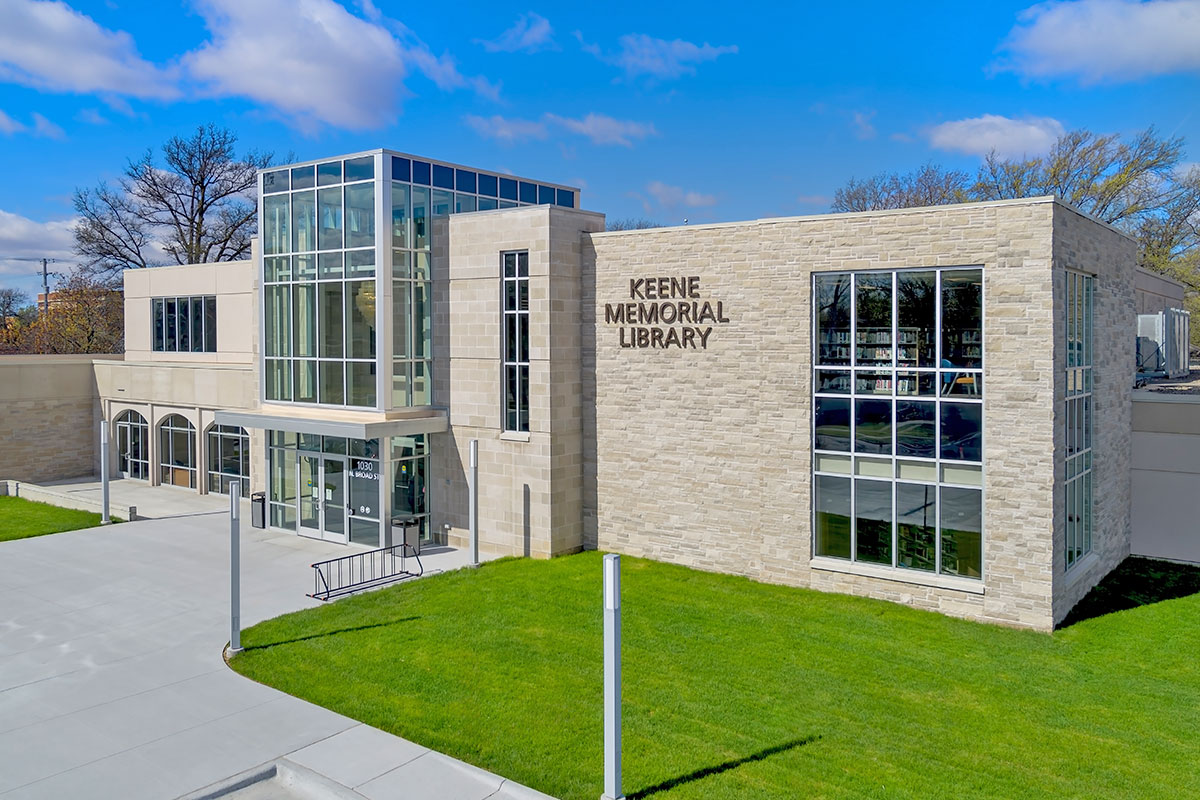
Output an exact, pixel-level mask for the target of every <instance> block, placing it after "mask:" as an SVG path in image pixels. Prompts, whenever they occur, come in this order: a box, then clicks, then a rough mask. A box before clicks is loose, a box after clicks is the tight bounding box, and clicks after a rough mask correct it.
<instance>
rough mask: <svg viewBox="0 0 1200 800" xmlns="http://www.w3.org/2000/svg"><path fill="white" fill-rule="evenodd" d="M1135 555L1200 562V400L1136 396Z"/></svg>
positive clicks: (1155, 394)
mask: <svg viewBox="0 0 1200 800" xmlns="http://www.w3.org/2000/svg"><path fill="white" fill-rule="evenodd" d="M1132 516H1133V541H1132V548H1131V549H1132V552H1133V554H1134V555H1139V556H1149V557H1151V558H1168V559H1172V560H1175V561H1192V562H1195V563H1200V397H1198V396H1194V395H1190V396H1189V395H1182V396H1166V395H1162V394H1157V393H1154V392H1150V391H1138V392H1134V393H1133V506H1132Z"/></svg>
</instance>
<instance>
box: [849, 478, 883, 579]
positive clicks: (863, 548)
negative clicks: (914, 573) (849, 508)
mask: <svg viewBox="0 0 1200 800" xmlns="http://www.w3.org/2000/svg"><path fill="white" fill-rule="evenodd" d="M854 522H855V538H856V544H855V549H856V552H855V554H854V557H855V559H856V560H858V561H867V562H871V563H874V564H888V565H891V563H892V484H891V483H888V482H885V481H863V480H856V481H854Z"/></svg>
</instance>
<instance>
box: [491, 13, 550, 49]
mask: <svg viewBox="0 0 1200 800" xmlns="http://www.w3.org/2000/svg"><path fill="white" fill-rule="evenodd" d="M475 41H476V42H478V43H479V44H481V45H483V49H484V50H487V51H488V52H489V53H516V52H518V51H524V52H526V53H536V52H537V51H538V50H544V49H547V48H550V47H553V46H554V29H553V28H552V27H551V26H550V21H549V20H548V19H546V18H545V17H543V16H542V15H541V14H535V13H533V12H532V11H530V12H529V13H528V14H522V15H521V16H520V17H518V18H517V21H516V22H515V23H514V24H513V26H512V27H511V28H509V29H508V30H506V31H505V32H504V33H502V34H500V35H499V36H498V37H496V38H495V39H492V40H491V41H485V40H483V39H476V40H475Z"/></svg>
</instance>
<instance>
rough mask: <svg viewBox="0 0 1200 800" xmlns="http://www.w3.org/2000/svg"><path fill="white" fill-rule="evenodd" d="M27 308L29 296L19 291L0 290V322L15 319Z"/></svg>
mask: <svg viewBox="0 0 1200 800" xmlns="http://www.w3.org/2000/svg"><path fill="white" fill-rule="evenodd" d="M28 306H29V295H28V294H26V293H25V292H23V291H21V290H20V289H8V288H4V289H0V320H5V319H8V318H9V317H15V316H17V314H18V313H19V312H20V311H22V310H24V309H25V308H27V307H28Z"/></svg>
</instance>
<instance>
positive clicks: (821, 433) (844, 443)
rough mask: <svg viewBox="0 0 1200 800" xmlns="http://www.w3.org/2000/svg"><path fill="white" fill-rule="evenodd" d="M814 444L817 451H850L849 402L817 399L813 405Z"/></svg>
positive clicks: (829, 398) (834, 399) (831, 398)
mask: <svg viewBox="0 0 1200 800" xmlns="http://www.w3.org/2000/svg"><path fill="white" fill-rule="evenodd" d="M813 408H814V417H815V422H816V425H815V442H814V445H815V447H816V448H817V449H818V450H840V451H843V452H849V451H850V401H849V400H841V399H838V398H833V397H818V398H816V400H815V402H814V405H813Z"/></svg>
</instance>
